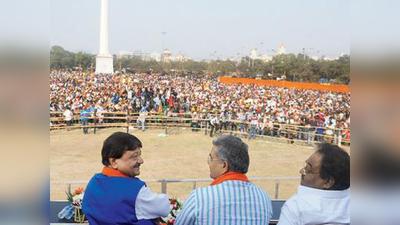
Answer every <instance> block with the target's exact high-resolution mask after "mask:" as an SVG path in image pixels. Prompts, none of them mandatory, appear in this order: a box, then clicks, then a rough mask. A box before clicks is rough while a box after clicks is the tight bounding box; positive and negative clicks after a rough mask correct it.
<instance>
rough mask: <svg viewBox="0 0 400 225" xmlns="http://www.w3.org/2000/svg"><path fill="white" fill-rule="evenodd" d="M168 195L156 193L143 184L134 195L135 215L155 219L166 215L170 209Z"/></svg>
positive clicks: (139, 218) (138, 217) (140, 217)
mask: <svg viewBox="0 0 400 225" xmlns="http://www.w3.org/2000/svg"><path fill="white" fill-rule="evenodd" d="M171 208H172V207H171V205H170V204H169V196H168V195H166V194H157V193H153V192H151V191H150V189H149V188H148V187H146V186H143V187H142V188H141V189H140V191H139V193H138V195H137V197H136V205H135V211H136V217H137V219H138V220H141V219H155V218H159V217H166V216H168V214H169V212H170V211H171Z"/></svg>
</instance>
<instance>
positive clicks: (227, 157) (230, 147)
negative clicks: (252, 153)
mask: <svg viewBox="0 0 400 225" xmlns="http://www.w3.org/2000/svg"><path fill="white" fill-rule="evenodd" d="M213 145H214V146H216V147H217V148H218V150H217V152H216V154H217V156H218V158H219V160H220V161H224V162H227V163H228V165H229V171H231V172H238V173H243V174H246V173H247V171H248V169H249V164H250V157H249V151H248V146H247V144H246V143H244V142H243V141H242V140H241V139H240V138H238V137H235V136H232V135H223V136H221V137H219V138H216V139H214V140H213Z"/></svg>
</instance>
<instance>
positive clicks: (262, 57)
mask: <svg viewBox="0 0 400 225" xmlns="http://www.w3.org/2000/svg"><path fill="white" fill-rule="evenodd" d="M272 58H273V57H272V56H269V55H267V54H264V55H261V57H260V59H261V60H262V61H263V62H269V61H271V60H272Z"/></svg>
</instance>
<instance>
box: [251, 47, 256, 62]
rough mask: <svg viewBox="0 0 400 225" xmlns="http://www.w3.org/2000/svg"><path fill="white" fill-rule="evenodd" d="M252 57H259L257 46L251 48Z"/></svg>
mask: <svg viewBox="0 0 400 225" xmlns="http://www.w3.org/2000/svg"><path fill="white" fill-rule="evenodd" d="M250 59H253V60H255V59H258V55H257V49H256V48H253V49H252V50H251V52H250Z"/></svg>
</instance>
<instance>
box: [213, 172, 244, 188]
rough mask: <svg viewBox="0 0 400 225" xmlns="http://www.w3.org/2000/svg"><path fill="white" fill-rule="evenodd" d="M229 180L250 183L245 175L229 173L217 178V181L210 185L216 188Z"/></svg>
mask: <svg viewBox="0 0 400 225" xmlns="http://www.w3.org/2000/svg"><path fill="white" fill-rule="evenodd" d="M228 180H239V181H245V182H250V181H249V179H247V176H246V175H245V174H242V173H237V172H228V173H225V174H222V175H221V176H219V177H217V178H215V180H214V181H213V182H212V183H211V184H210V186H214V185H217V184H220V183H222V182H224V181H228Z"/></svg>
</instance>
